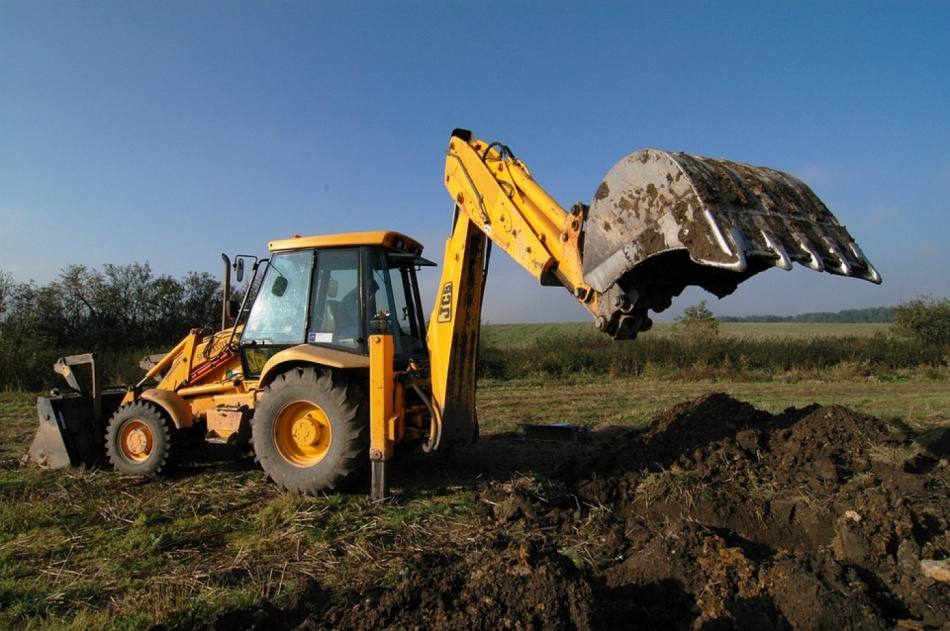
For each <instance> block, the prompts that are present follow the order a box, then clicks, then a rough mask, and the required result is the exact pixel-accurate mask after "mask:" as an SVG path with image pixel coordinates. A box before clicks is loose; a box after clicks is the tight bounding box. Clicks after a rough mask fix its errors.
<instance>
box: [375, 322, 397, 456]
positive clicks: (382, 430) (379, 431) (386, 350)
mask: <svg viewBox="0 0 950 631" xmlns="http://www.w3.org/2000/svg"><path fill="white" fill-rule="evenodd" d="M394 355H395V347H394V345H393V338H392V336H391V335H371V336H370V338H369V358H370V379H369V417H370V422H369V453H370V458H371V459H372V460H389V459H390V458H392V455H393V446H394V445H395V444H396V443H397V442H398V441H399V440H400V439H401V438H402V431H401V426H402V425H401V422H400V421H401V418H402V410H396V411H394V404H395V396H394V394H395V390H396V374H395V371H394V370H393V357H394Z"/></svg>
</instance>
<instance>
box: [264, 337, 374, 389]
mask: <svg viewBox="0 0 950 631" xmlns="http://www.w3.org/2000/svg"><path fill="white" fill-rule="evenodd" d="M288 363H304V364H320V365H323V366H329V367H330V368H341V369H364V370H368V369H369V357H366V356H364V355H355V354H353V353H347V352H344V351H338V350H335V349H332V348H325V347H323V346H311V345H309V344H301V345H299V346H292V347H290V348H288V349H285V350H282V351H280V352H279V353H277V354H275V355H274V356H273V357H271V358H270V359H269V360H267V363H266V364H264V368H263V369H262V370H261V377H260V384H261V385H264V384H267V383H268V382H270V380H271V379H272V378H273V376H274V375H275V374H277V373H278V372H280V370H279V368H280V366H282V365H284V364H288Z"/></svg>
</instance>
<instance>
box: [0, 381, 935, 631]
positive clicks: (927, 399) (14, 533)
mask: <svg viewBox="0 0 950 631" xmlns="http://www.w3.org/2000/svg"><path fill="white" fill-rule="evenodd" d="M713 390H716V391H723V392H726V393H728V394H730V395H731V396H733V397H735V398H737V399H741V400H744V401H748V402H750V403H752V404H753V405H755V406H756V407H758V408H760V409H764V410H767V411H769V412H772V413H777V412H780V411H782V410H783V409H785V408H787V407H789V406H796V407H802V406H805V405H808V404H810V403H812V402H818V403H822V404H830V403H837V404H841V405H844V406H846V407H849V408H852V409H854V410H856V411H860V412H864V413H867V414H870V415H873V416H878V417H899V418H901V419H903V420H904V421H906V422H907V423H908V424H910V425H912V426H913V427H915V428H917V429H930V428H934V427H946V426H950V390H948V388H947V387H946V381H945V380H942V379H941V380H928V379H922V378H914V379H912V380H907V381H897V382H887V383H881V382H877V381H875V380H873V379H868V378H863V379H858V380H853V381H848V380H843V379H836V380H831V381H820V380H817V379H815V380H795V381H792V380H789V381H773V382H768V383H742V382H729V381H702V382H689V381H660V380H653V379H648V378H595V377H584V376H577V377H574V378H572V379H571V380H558V381H551V380H544V379H540V378H534V379H527V380H522V381H518V382H502V381H484V382H482V383H481V384H480V389H479V399H478V400H479V414H480V419H481V422H482V427H483V435H484V437H485V439H484V440H482V441H481V442H480V443H479V444H478V445H476V446H475V447H473V448H472V449H469V450H466V451H464V452H460V453H459V454H456V455H455V457H454V458H448V457H446V456H444V455H442V454H435V455H425V454H421V453H420V454H413V455H411V456H409V457H408V458H407V459H406V460H405V461H403V462H400V463H399V464H398V465H397V469H396V471H395V473H394V492H395V498H394V499H393V500H392V501H389V502H386V503H382V504H377V503H373V502H371V501H369V499H368V498H367V497H366V496H365V495H364V494H362V493H356V494H349V495H348V494H337V495H330V496H325V497H317V498H300V497H293V496H289V495H286V494H282V493H280V492H279V491H278V490H277V489H275V488H274V487H273V486H272V485H271V484H269V483H268V482H266V481H265V480H264V479H263V475H262V473H261V472H260V471H259V470H258V469H257V468H256V467H255V466H254V464H253V462H252V460H251V459H250V458H248V457H240V456H238V455H236V454H234V453H228V452H216V453H211V452H207V453H203V454H202V455H200V456H198V457H195V458H194V459H193V460H192V461H189V462H188V463H186V465H185V466H183V467H182V470H181V471H180V472H179V473H178V474H177V475H175V476H174V477H173V478H171V479H165V480H158V481H141V480H134V479H129V478H121V477H119V476H117V475H115V474H114V473H112V472H110V471H89V470H84V469H73V470H66V471H56V472H45V471H39V470H36V469H33V468H21V467H20V466H19V464H18V461H19V457H20V456H21V455H22V454H23V453H24V452H25V451H26V450H27V448H28V446H29V441H30V439H31V437H32V433H33V431H34V428H35V425H36V420H35V410H34V408H33V401H34V396H33V395H28V394H16V393H3V394H2V395H0V628H5V629H40V628H42V629H87V628H115V629H140V628H147V627H149V626H152V625H156V624H164V625H174V624H179V623H181V624H187V623H188V621H193V620H202V619H207V617H208V616H209V615H212V614H213V613H214V612H219V611H225V610H233V609H236V608H240V607H245V606H249V605H254V604H259V603H261V602H265V601H269V602H278V603H279V602H281V600H282V599H284V598H286V597H287V596H289V595H290V594H293V593H294V592H295V590H298V589H299V588H300V587H301V586H302V585H304V584H306V583H307V582H308V581H311V580H316V581H317V582H318V583H319V584H320V585H321V586H323V587H325V588H333V587H334V586H346V587H348V588H354V587H358V586H360V585H361V584H369V583H376V584H387V581H388V582H389V583H393V582H395V581H398V579H399V577H400V572H402V571H403V570H404V568H403V567H402V565H401V564H402V563H403V562H404V561H403V560H404V559H405V558H406V553H407V552H409V553H411V552H412V551H418V552H422V551H432V550H433V549H435V550H443V551H445V553H446V554H451V553H452V551H453V550H454V551H460V550H465V549H472V548H475V547H477V546H479V545H480V544H481V541H480V538H479V526H478V524H479V522H480V520H481V519H482V518H483V516H484V515H485V513H486V511H490V510H493V507H491V506H488V505H487V504H485V503H483V502H482V501H481V500H480V499H479V498H478V497H477V496H476V494H475V492H474V491H473V487H474V485H475V484H477V483H478V482H480V481H485V480H492V479H494V480H499V481H500V482H501V483H506V484H520V485H529V486H531V487H532V488H536V490H537V493H538V494H539V495H543V492H544V490H543V481H539V480H537V479H536V476H535V475H534V474H533V473H532V470H533V468H532V465H533V462H534V460H536V459H539V458H543V459H545V461H546V462H547V463H548V464H550V462H551V461H554V460H556V459H558V458H561V457H568V456H569V454H570V452H571V450H573V449H581V448H582V447H580V446H576V445H572V444H567V445H557V446H553V447H551V448H547V447H546V448H545V450H543V452H542V451H541V450H538V449H536V448H534V447H532V446H527V447H526V446H525V444H524V443H522V442H520V441H518V440H516V439H513V438H512V439H508V438H506V437H509V436H514V435H516V434H517V432H518V424H519V423H523V422H536V423H552V422H569V423H574V424H578V425H583V426H585V427H588V428H591V429H604V428H607V427H625V428H630V427H642V426H643V425H644V424H645V423H646V422H647V421H648V419H649V418H650V417H651V416H653V415H655V414H657V413H659V412H661V411H663V410H666V409H668V408H669V407H671V406H672V405H673V404H675V403H678V402H681V401H683V400H686V399H692V398H695V397H697V396H699V395H701V394H703V393H706V392H709V391H713ZM878 456H879V457H881V458H889V457H891V456H892V455H891V454H878ZM894 457H896V456H894ZM648 482H649V484H657V485H662V486H664V487H667V489H668V488H669V487H672V488H674V489H676V490H677V492H679V493H681V494H682V497H683V498H684V499H685V500H688V501H692V499H693V498H694V496H695V495H696V494H700V493H703V492H704V489H702V488H701V487H699V486H697V485H696V483H695V481H694V480H691V479H688V478H683V477H678V476H677V475H676V474H675V472H673V471H670V472H663V475H662V476H661V477H658V478H656V479H652V480H647V481H644V486H643V488H642V489H641V490H642V491H643V492H644V493H645V497H646V496H649V495H650V494H651V488H649V485H648V484H647V483H648ZM654 490H655V489H654ZM591 510H597V508H596V507H591ZM593 536H594V535H593V534H591V533H585V532H583V529H580V530H579V532H578V536H577V538H576V539H575V540H571V541H565V542H564V548H563V549H564V552H565V553H566V554H568V555H569V556H570V557H571V558H574V559H576V560H577V561H578V562H579V563H580V562H584V563H595V562H597V560H598V559H597V550H596V545H594V543H592V542H593V541H594V539H593V538H592V537H593Z"/></svg>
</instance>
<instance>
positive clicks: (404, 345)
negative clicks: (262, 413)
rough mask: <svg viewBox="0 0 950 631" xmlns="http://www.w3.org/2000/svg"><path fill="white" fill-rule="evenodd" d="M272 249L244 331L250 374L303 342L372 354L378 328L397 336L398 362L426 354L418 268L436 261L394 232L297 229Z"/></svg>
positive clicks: (244, 353) (244, 355)
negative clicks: (299, 232) (302, 232)
mask: <svg viewBox="0 0 950 631" xmlns="http://www.w3.org/2000/svg"><path fill="white" fill-rule="evenodd" d="M269 247H270V250H271V257H270V260H269V263H268V265H267V268H266V270H265V272H264V276H263V278H262V279H261V284H260V287H259V289H258V291H257V296H256V298H255V300H254V304H253V305H252V306H251V309H250V313H249V314H248V318H247V322H246V324H245V326H244V330H243V333H242V336H241V341H240V348H241V356H242V360H243V363H244V370H245V374H246V375H248V376H249V377H254V376H258V375H259V374H260V371H261V369H262V368H263V364H264V362H266V360H267V359H268V358H270V357H271V356H272V355H274V354H275V353H277V352H278V351H280V350H283V349H285V348H288V347H291V346H296V345H299V344H313V345H317V346H324V347H327V348H330V349H334V350H337V351H344V352H347V353H354V354H358V355H368V354H369V349H368V346H367V342H368V340H369V336H370V335H376V334H388V335H392V336H393V342H394V347H395V355H396V360H397V362H399V361H408V360H409V359H413V358H419V357H425V355H426V342H425V335H426V330H425V318H424V316H423V311H422V303H421V301H420V298H419V286H418V283H417V281H416V271H417V269H418V268H420V267H422V266H433V265H435V263H433V262H431V261H429V260H427V259H424V258H422V256H421V253H422V246H421V245H420V244H419V243H417V242H416V241H414V240H412V239H410V238H408V237H406V236H404V235H401V234H398V233H394V232H371V233H356V234H348V235H334V236H323V237H306V238H300V237H296V238H293V239H285V240H282V241H274V242H271V243H270V246H269Z"/></svg>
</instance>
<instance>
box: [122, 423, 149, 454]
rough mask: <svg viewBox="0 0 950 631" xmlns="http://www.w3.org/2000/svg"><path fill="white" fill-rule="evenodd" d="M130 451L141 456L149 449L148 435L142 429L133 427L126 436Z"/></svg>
mask: <svg viewBox="0 0 950 631" xmlns="http://www.w3.org/2000/svg"><path fill="white" fill-rule="evenodd" d="M126 445H127V446H128V448H129V453H131V454H133V455H135V456H140V455H142V454H143V453H145V451H146V450H147V449H148V435H147V434H146V433H145V432H144V431H142V430H141V429H133V430H132V431H131V432H129V435H128V437H127V438H126Z"/></svg>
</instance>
